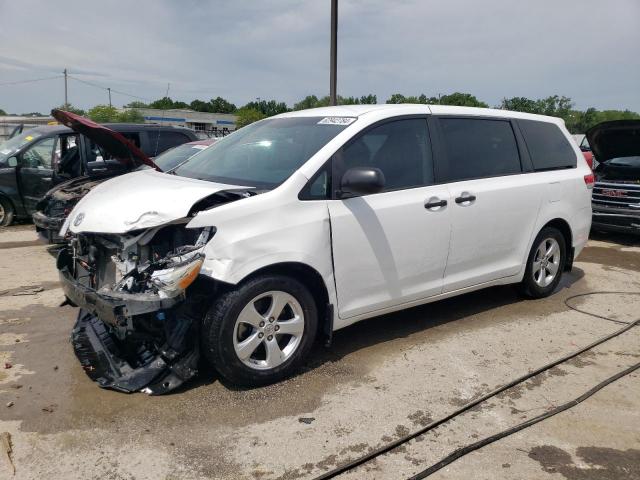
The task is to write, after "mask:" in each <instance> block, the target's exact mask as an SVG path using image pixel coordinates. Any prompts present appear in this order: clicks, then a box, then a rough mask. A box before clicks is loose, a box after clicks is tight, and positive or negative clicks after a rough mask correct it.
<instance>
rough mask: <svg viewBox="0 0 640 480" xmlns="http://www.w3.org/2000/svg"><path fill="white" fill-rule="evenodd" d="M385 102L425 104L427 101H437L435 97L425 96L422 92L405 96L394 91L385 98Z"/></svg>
mask: <svg viewBox="0 0 640 480" xmlns="http://www.w3.org/2000/svg"><path fill="white" fill-rule="evenodd" d="M387 103H422V104H427V103H438V99H437V98H435V97H431V98H427V96H426V95H425V94H424V93H422V94H420V95H419V96H417V97H416V96H414V95H412V96H410V97H405V96H404V95H402V94H401V93H394V94H393V95H391V97H389V99H388V100H387Z"/></svg>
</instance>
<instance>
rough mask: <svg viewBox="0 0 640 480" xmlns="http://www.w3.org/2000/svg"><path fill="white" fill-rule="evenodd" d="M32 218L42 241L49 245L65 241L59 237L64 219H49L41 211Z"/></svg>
mask: <svg viewBox="0 0 640 480" xmlns="http://www.w3.org/2000/svg"><path fill="white" fill-rule="evenodd" d="M31 218H32V219H33V223H34V224H35V226H36V232H37V233H38V236H39V237H40V239H41V240H43V241H45V242H47V243H61V242H64V239H63V238H62V237H61V236H60V235H58V232H59V231H60V228H62V224H63V223H64V217H49V216H47V215H45V214H44V213H43V212H41V211H37V212H35V213H34V214H33V215H32V216H31Z"/></svg>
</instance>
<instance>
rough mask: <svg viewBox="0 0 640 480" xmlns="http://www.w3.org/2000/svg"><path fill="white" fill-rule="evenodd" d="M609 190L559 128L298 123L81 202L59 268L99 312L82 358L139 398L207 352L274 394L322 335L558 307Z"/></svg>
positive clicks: (247, 136) (226, 373) (357, 117)
mask: <svg viewBox="0 0 640 480" xmlns="http://www.w3.org/2000/svg"><path fill="white" fill-rule="evenodd" d="M592 186H593V175H592V172H591V170H590V169H589V167H588V166H587V164H586V162H585V160H584V157H583V155H582V153H581V152H580V150H579V149H578V147H577V146H576V145H575V144H574V142H572V141H571V139H570V135H569V133H568V132H567V130H566V128H565V127H564V124H563V122H562V120H559V119H557V118H551V117H543V116H538V115H529V114H523V113H514V112H508V111H504V110H490V109H474V108H462V107H447V106H427V105H361V106H348V107H347V106H345V107H328V108H320V109H313V110H305V111H299V112H290V113H286V114H283V115H278V116H276V117H272V118H269V119H266V120H262V121H260V122H257V123H254V124H252V125H250V126H248V127H244V128H242V129H241V130H239V131H237V132H236V133H234V134H232V135H230V136H228V137H226V138H224V139H222V140H220V141H219V142H218V143H216V144H215V145H214V146H212V147H210V148H208V149H206V150H204V151H202V152H201V153H198V154H197V155H195V156H193V157H191V158H190V159H189V160H187V161H186V162H185V163H183V164H182V165H179V166H178V167H176V168H175V169H174V170H173V171H171V172H168V173H159V172H156V171H154V170H150V169H149V170H144V171H139V172H135V173H131V174H128V175H125V176H121V177H118V178H115V179H113V180H110V181H108V182H105V183H103V184H101V185H99V186H98V187H96V188H95V189H93V190H92V191H91V192H90V193H89V194H88V195H87V196H86V197H84V198H83V199H82V200H81V201H80V202H79V203H78V204H77V206H76V207H75V208H74V210H73V212H72V213H71V214H70V215H69V217H68V219H67V222H66V224H65V225H64V226H63V228H62V230H61V235H67V238H68V239H69V240H70V243H69V245H68V247H67V248H66V249H64V250H62V251H61V253H60V256H59V258H58V268H59V270H60V278H61V280H62V283H63V286H64V289H65V294H66V296H67V301H68V302H69V303H71V304H73V305H77V306H80V307H81V308H82V310H81V311H80V314H79V318H78V323H77V324H76V327H75V328H74V331H73V343H74V347H75V349H76V353H77V355H78V357H79V358H80V360H81V362H82V363H83V365H85V366H86V367H90V368H87V371H88V372H89V375H90V376H91V377H92V378H94V379H96V380H98V381H99V383H100V385H102V386H104V387H110V388H115V389H119V390H124V391H136V390H143V391H146V392H148V393H154V394H158V393H163V392H166V391H168V390H171V389H173V388H175V387H176V386H177V385H179V384H181V383H182V382H183V381H185V380H186V379H188V378H190V377H191V376H193V375H194V374H195V373H196V367H197V364H198V358H199V356H200V353H202V354H203V355H204V357H205V358H206V359H207V360H208V361H209V362H210V363H211V364H212V365H213V366H214V367H215V369H216V370H217V371H218V372H219V374H220V375H221V376H222V377H224V378H225V379H227V380H228V381H230V382H232V383H237V384H244V385H260V384H265V383H269V382H274V381H277V380H279V379H281V378H283V377H285V376H286V375H288V374H290V373H291V372H293V370H294V369H295V368H296V367H297V366H299V365H300V364H301V362H302V361H303V360H304V357H305V356H306V355H307V354H308V353H309V351H310V348H311V346H312V343H313V342H314V340H315V339H316V338H317V337H318V336H323V337H324V338H325V339H329V340H330V338H331V334H332V332H333V331H335V330H338V329H340V328H343V327H345V326H347V325H350V324H352V323H354V322H357V321H360V320H364V319H366V318H370V317H374V316H377V315H381V314H384V313H388V312H393V311H396V310H400V309H404V308H408V307H412V306H415V305H420V304H424V303H427V302H432V301H435V300H439V299H442V298H446V297H451V296H453V295H459V294H462V293H465V292H469V291H472V290H477V289H480V288H484V287H489V286H492V285H500V284H509V283H514V284H519V285H520V287H521V289H522V291H523V292H524V293H525V294H526V295H528V296H529V297H534V298H536V297H544V296H547V295H549V294H551V293H552V292H553V290H554V289H555V288H556V286H557V285H558V282H559V281H560V278H561V276H562V272H563V271H564V270H568V269H570V268H571V265H572V262H573V259H574V258H575V257H576V256H577V255H578V254H579V253H580V251H581V250H582V248H583V247H584V245H585V243H586V241H587V236H588V233H589V228H590V225H591V188H592ZM389 328H390V329H392V328H393V325H389Z"/></svg>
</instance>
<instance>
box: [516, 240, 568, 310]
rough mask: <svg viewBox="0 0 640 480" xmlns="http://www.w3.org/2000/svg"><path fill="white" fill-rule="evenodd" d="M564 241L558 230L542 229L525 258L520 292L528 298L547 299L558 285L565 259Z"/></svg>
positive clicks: (565, 248)
mask: <svg viewBox="0 0 640 480" xmlns="http://www.w3.org/2000/svg"><path fill="white" fill-rule="evenodd" d="M566 252H567V247H566V244H565V239H564V236H563V235H562V233H561V232H560V230H558V229H557V228H553V227H545V228H543V229H542V230H541V231H540V233H539V234H538V236H537V237H536V239H535V240H534V241H533V246H532V247H531V251H530V252H529V257H528V258H527V267H526V269H525V272H524V278H523V279H522V283H521V284H520V290H521V291H522V293H523V294H524V295H526V296H527V297H530V298H543V297H548V296H549V295H551V294H552V293H553V291H554V290H555V289H556V287H557V286H558V283H560V279H561V278H562V272H563V271H564V266H565V263H566V258H567V253H566Z"/></svg>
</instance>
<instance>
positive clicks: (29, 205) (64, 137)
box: [0, 110, 197, 226]
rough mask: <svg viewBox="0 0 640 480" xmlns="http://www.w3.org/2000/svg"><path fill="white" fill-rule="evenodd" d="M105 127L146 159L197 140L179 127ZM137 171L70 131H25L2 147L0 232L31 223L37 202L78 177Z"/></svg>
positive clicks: (55, 128) (59, 128) (60, 128)
mask: <svg viewBox="0 0 640 480" xmlns="http://www.w3.org/2000/svg"><path fill="white" fill-rule="evenodd" d="M56 111H57V112H61V110H56ZM92 123H93V122H92ZM105 126H106V127H108V128H109V129H110V130H112V131H117V132H118V133H119V134H120V135H121V136H123V137H124V138H126V139H127V140H129V141H130V142H131V143H132V144H133V145H135V146H136V147H137V148H138V149H139V150H140V151H141V152H143V153H144V155H145V156H146V157H155V156H156V155H158V154H160V153H162V152H164V151H165V150H167V149H169V148H171V147H175V146H176V145H180V144H182V143H186V142H190V141H193V140H197V136H196V134H195V132H194V131H193V130H190V129H187V128H181V127H173V126H165V125H154V124H127V123H116V124H105ZM127 158H128V155H127ZM133 167H134V165H133V164H131V163H128V162H124V163H123V162H121V161H119V160H118V159H116V158H114V156H113V154H110V153H109V152H107V151H105V150H104V148H103V147H100V146H99V145H98V144H97V143H96V142H95V141H93V140H91V139H89V138H87V137H85V136H84V135H83V134H82V132H78V131H74V130H72V129H71V128H68V127H67V126H64V125H44V126H41V127H36V128H32V129H30V130H26V131H24V132H22V133H20V134H18V135H16V136H14V137H13V138H10V139H9V140H7V141H5V142H3V143H2V144H0V226H6V225H9V224H11V222H12V221H13V220H14V219H15V218H30V217H31V216H32V215H33V213H34V212H36V211H37V207H36V206H37V205H38V202H39V201H40V200H41V199H42V198H43V197H44V196H45V194H46V193H47V192H48V191H49V190H50V189H51V188H52V187H54V186H56V185H58V184H61V183H63V182H67V181H69V180H71V179H76V178H79V177H92V178H95V177H97V176H103V175H104V176H111V177H112V176H115V175H120V174H122V173H125V172H128V171H130V170H131V169H132V168H133Z"/></svg>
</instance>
